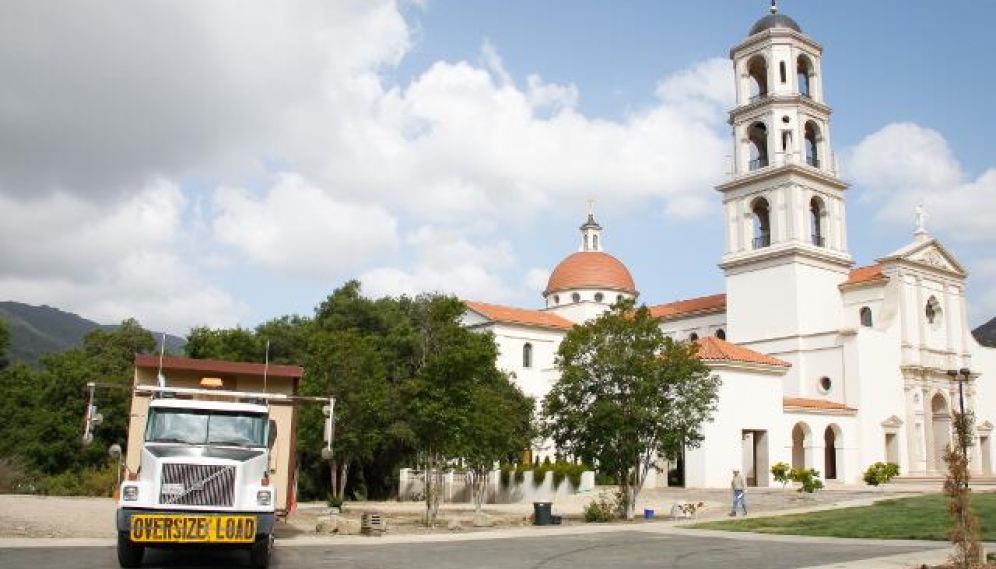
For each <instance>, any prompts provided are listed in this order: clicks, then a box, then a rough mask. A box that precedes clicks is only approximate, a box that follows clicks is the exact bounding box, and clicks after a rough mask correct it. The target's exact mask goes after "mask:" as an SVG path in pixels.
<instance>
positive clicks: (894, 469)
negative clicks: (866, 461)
mask: <svg viewBox="0 0 996 569" xmlns="http://www.w3.org/2000/svg"><path fill="white" fill-rule="evenodd" d="M895 476H899V465H898V464H896V463H895V462H876V463H875V464H873V465H871V466H869V467H868V470H865V475H864V480H865V483H866V484H868V485H869V486H878V485H880V484H885V483H887V482H889V481H890V480H892V478H893V477H895Z"/></svg>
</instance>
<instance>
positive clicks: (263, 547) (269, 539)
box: [249, 535, 273, 569]
mask: <svg viewBox="0 0 996 569" xmlns="http://www.w3.org/2000/svg"><path fill="white" fill-rule="evenodd" d="M272 553H273V536H272V535H267V536H264V537H261V538H259V539H257V540H256V541H255V543H253V544H252V548H251V549H250V550H249V565H251V566H253V567H256V568H258V569H266V568H267V567H269V566H270V555H271V554H272Z"/></svg>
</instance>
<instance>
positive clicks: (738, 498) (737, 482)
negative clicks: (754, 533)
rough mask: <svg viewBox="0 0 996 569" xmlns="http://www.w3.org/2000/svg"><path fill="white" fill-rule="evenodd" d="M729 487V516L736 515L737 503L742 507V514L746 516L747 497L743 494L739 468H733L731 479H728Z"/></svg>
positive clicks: (742, 478) (742, 479) (742, 480)
mask: <svg viewBox="0 0 996 569" xmlns="http://www.w3.org/2000/svg"><path fill="white" fill-rule="evenodd" d="M730 488H731V489H732V490H733V508H732V509H731V510H730V516H731V517H736V516H737V504H740V507H741V508H743V511H744V516H745V517H746V516H747V497H746V496H744V477H743V476H741V475H740V470H738V469H736V468H734V469H733V479H732V480H730Z"/></svg>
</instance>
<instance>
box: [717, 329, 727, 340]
mask: <svg viewBox="0 0 996 569" xmlns="http://www.w3.org/2000/svg"><path fill="white" fill-rule="evenodd" d="M716 337H717V338H719V339H720V340H725V339H726V331H725V330H723V329H722V328H720V329H719V330H716Z"/></svg>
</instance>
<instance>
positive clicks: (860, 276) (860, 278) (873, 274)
mask: <svg viewBox="0 0 996 569" xmlns="http://www.w3.org/2000/svg"><path fill="white" fill-rule="evenodd" d="M885 278H886V276H885V274H884V273H883V272H882V265H879V264H875V265H868V266H867V267H858V268H857V269H854V270H853V271H851V274H850V275H849V276H848V277H847V280H846V281H844V284H845V285H851V284H859V283H867V282H872V281H877V280H882V279H885Z"/></svg>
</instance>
